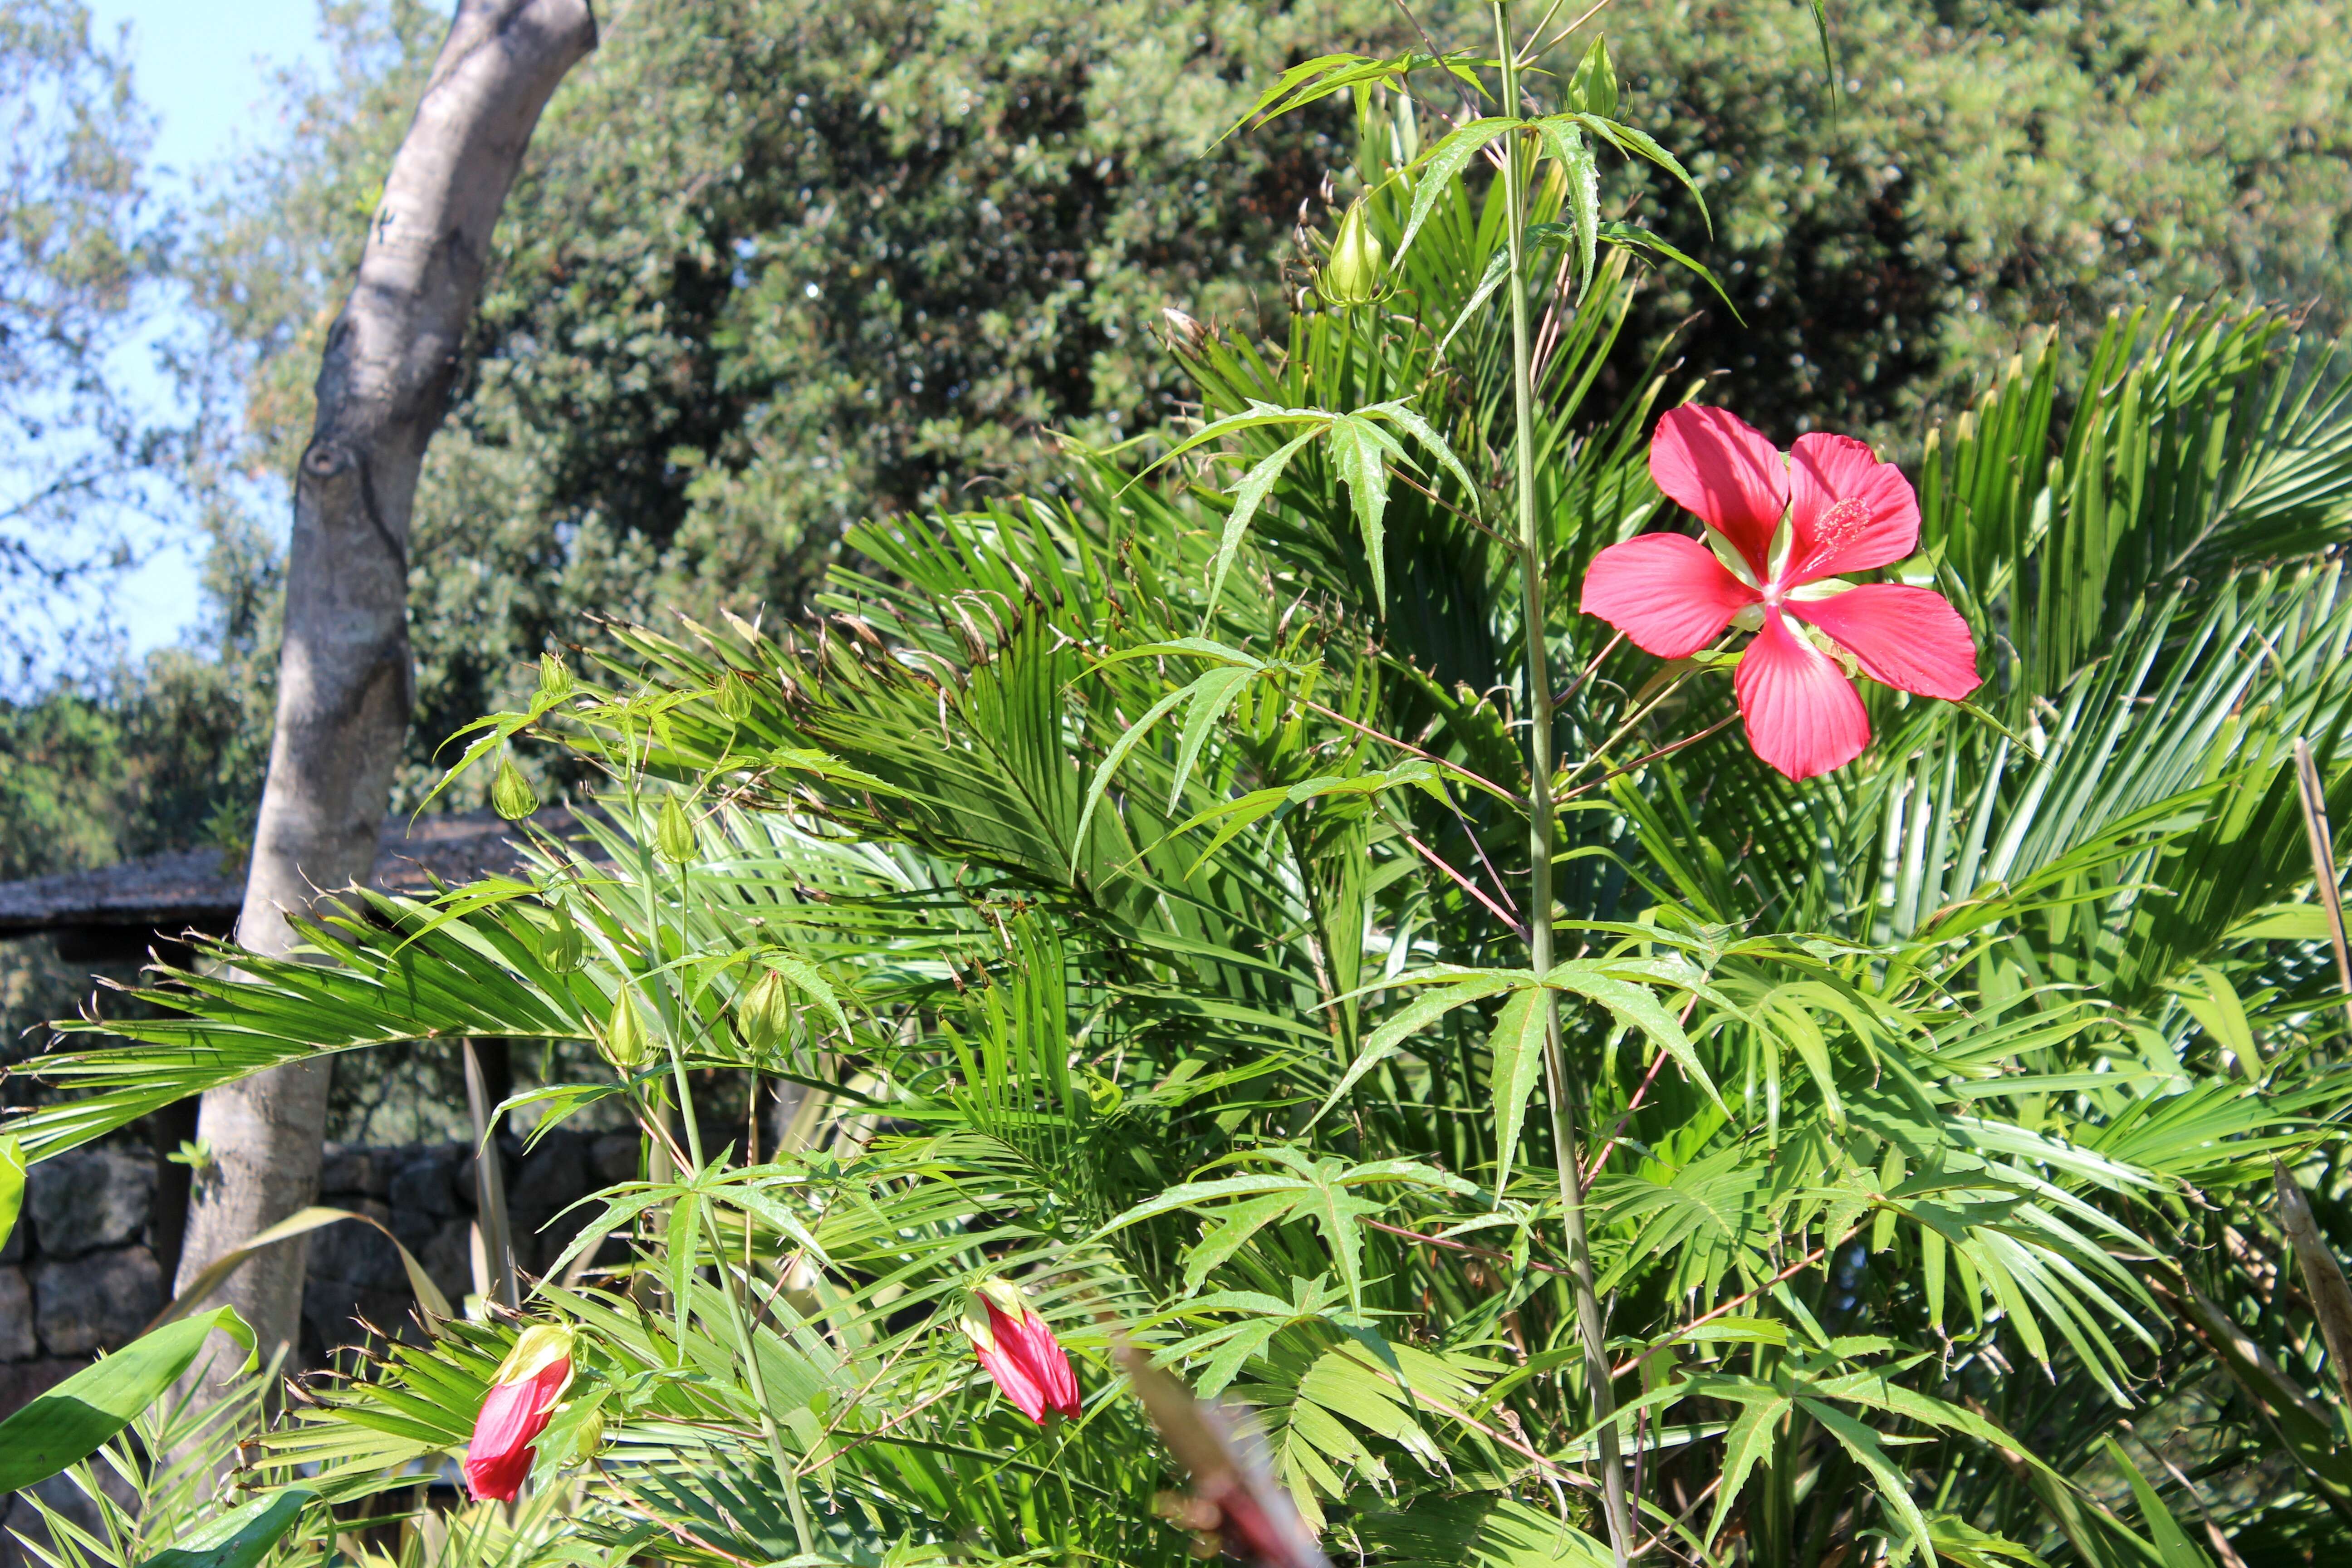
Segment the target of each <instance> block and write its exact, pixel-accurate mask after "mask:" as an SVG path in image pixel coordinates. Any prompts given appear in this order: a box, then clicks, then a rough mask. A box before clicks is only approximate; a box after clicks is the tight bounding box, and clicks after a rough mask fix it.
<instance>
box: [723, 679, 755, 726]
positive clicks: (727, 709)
mask: <svg viewBox="0 0 2352 1568" xmlns="http://www.w3.org/2000/svg"><path fill="white" fill-rule="evenodd" d="M718 700H719V712H720V713H721V714H723V715H725V716H726V719H727V721H728V722H729V723H730V724H740V723H741V722H742V721H744V720H746V719H749V718H750V717H751V677H750V676H748V675H735V674H728V675H722V676H720V677H719V692H718Z"/></svg>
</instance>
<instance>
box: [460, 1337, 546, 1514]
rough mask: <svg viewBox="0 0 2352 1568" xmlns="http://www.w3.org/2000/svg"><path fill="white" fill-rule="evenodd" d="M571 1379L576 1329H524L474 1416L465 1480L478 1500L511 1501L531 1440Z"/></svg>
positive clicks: (543, 1427)
mask: <svg viewBox="0 0 2352 1568" xmlns="http://www.w3.org/2000/svg"><path fill="white" fill-rule="evenodd" d="M571 1382H572V1331H571V1330H570V1329H564V1328H557V1327H553V1326H551V1325H549V1324H546V1323H541V1324H539V1325H538V1326H536V1327H534V1328H529V1329H525V1330H524V1331H522V1337H521V1338H520V1339H518V1340H517V1341H515V1346H514V1349H513V1350H511V1351H509V1352H507V1359H506V1360H505V1361H503V1362H501V1363H499V1371H498V1375H497V1376H496V1377H495V1378H493V1379H492V1380H491V1382H490V1392H489V1394H488V1397H486V1398H485V1399H483V1401H482V1413H481V1414H480V1415H478V1416H476V1417H475V1418H474V1440H473V1441H472V1442H471V1443H470V1444H468V1445H467V1448H466V1485H467V1487H469V1488H470V1489H472V1490H473V1493H474V1497H475V1500H477V1501H482V1500H496V1501H499V1502H509V1501H512V1500H513V1498H514V1495H515V1493H516V1492H518V1491H520V1490H521V1489H522V1482H523V1478H524V1477H525V1476H528V1475H530V1463H531V1459H532V1457H533V1453H534V1450H533V1449H532V1448H531V1444H532V1443H534V1442H535V1441H537V1440H538V1437H539V1435H540V1434H541V1432H544V1431H546V1430H547V1422H548V1418H549V1417H550V1416H551V1415H554V1414H555V1402H556V1401H557V1400H558V1399H561V1398H562V1397H563V1390H564V1389H565V1388H566V1387H567V1386H568V1385H569V1384H571Z"/></svg>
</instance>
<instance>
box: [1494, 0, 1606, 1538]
mask: <svg viewBox="0 0 2352 1568" xmlns="http://www.w3.org/2000/svg"><path fill="white" fill-rule="evenodd" d="M1494 9H1495V53H1496V56H1497V57H1498V58H1500V59H1501V61H1502V63H1503V107H1504V112H1506V113H1508V114H1517V113H1518V112H1519V109H1518V103H1519V63H1518V54H1517V49H1516V48H1515V47H1514V46H1513V43H1512V40H1511V27H1510V18H1509V15H1508V5H1507V0H1495V7H1494ZM1525 160H1526V151H1525V146H1524V142H1523V138H1522V137H1521V136H1520V135H1518V134H1517V133H1514V134H1513V135H1511V136H1509V137H1507V138H1506V139H1505V142H1504V156H1503V205H1504V207H1505V210H1506V211H1507V214H1508V215H1509V223H1508V229H1507V232H1508V235H1509V240H1510V265H1511V270H1510V277H1509V279H1508V287H1509V289H1510V294H1511V394H1512V401H1513V403H1514V404H1515V405H1516V411H1517V436H1518V439H1517V445H1516V447H1515V449H1514V452H1513V458H1514V466H1515V468H1516V469H1517V480H1518V515H1519V551H1520V562H1519V581H1520V589H1521V596H1522V609H1521V618H1522V621H1523V623H1524V624H1523V626H1522V631H1523V634H1524V637H1525V639H1526V658H1527V702H1528V720H1529V722H1528V745H1529V748H1530V753H1531V754H1530V758H1529V762H1530V764H1531V765H1530V766H1529V768H1528V806H1529V811H1528V862H1529V863H1528V920H1527V924H1528V963H1529V965H1530V967H1532V968H1533V969H1534V970H1535V972H1536V973H1538V974H1548V973H1550V972H1551V967H1552V929H1551V924H1552V885H1551V878H1552V855H1553V837H1552V830H1553V821H1552V816H1553V811H1552V800H1551V771H1552V765H1553V757H1552V735H1551V720H1552V700H1551V675H1550V671H1549V668H1547V663H1546V648H1545V646H1544V644H1545V629H1546V626H1548V624H1549V621H1548V617H1547V616H1546V613H1545V608H1544V567H1545V563H1546V559H1547V556H1548V553H1549V552H1547V550H1546V548H1545V540H1544V535H1543V527H1542V523H1541V521H1540V520H1539V519H1538V516H1537V511H1536V408H1535V353H1534V345H1533V341H1532V333H1531V331H1530V323H1529V322H1528V257H1527V223H1528V213H1527V192H1526V189H1525V186H1526V177H1525V176H1526V163H1525ZM1543 1008H1544V1015H1545V1019H1544V1087H1545V1090H1546V1097H1547V1098H1548V1099H1549V1101H1550V1110H1551V1135H1552V1143H1553V1146H1554V1148H1555V1150H1556V1152H1557V1161H1558V1163H1559V1206H1560V1223H1561V1227H1562V1229H1563V1230H1564V1231H1565V1232H1566V1233H1567V1235H1566V1239H1567V1243H1568V1262H1569V1268H1570V1270H1571V1271H1572V1279H1573V1284H1572V1289H1573V1294H1574V1296H1575V1298H1576V1320H1577V1331H1578V1336H1579V1338H1580V1339H1581V1340H1582V1342H1583V1349H1584V1370H1585V1385H1586V1390H1587V1394H1588V1398H1589V1400H1590V1403H1591V1411H1590V1415H1591V1423H1592V1425H1593V1426H1594V1427H1595V1428H1596V1429H1597V1430H1596V1432H1595V1436H1596V1438H1597V1439H1598V1447H1599V1449H1600V1457H1601V1466H1600V1468H1601V1503H1602V1510H1603V1512H1604V1513H1605V1515H1606V1517H1607V1521H1608V1526H1609V1551H1610V1554H1611V1556H1612V1558H1613V1559H1614V1561H1615V1563H1616V1564H1617V1568H1624V1564H1625V1554H1626V1552H1627V1551H1628V1549H1629V1548H1631V1546H1632V1545H1633V1515H1632V1512H1631V1510H1630V1507H1629V1505H1628V1502H1627V1500H1626V1495H1625V1470H1624V1466H1623V1464H1622V1462H1621V1460H1620V1458H1619V1455H1618V1451H1617V1420H1616V1416H1617V1400H1616V1395H1615V1391H1614V1390H1613V1389H1612V1387H1611V1385H1610V1382H1611V1373H1610V1367H1609V1353H1608V1349H1607V1345H1608V1337H1607V1330H1606V1328H1605V1327H1604V1325H1603V1324H1602V1322H1601V1298H1600V1295H1599V1293H1598V1292H1597V1291H1596V1290H1595V1289H1593V1284H1592V1248H1591V1240H1590V1238H1589V1237H1588V1236H1587V1234H1586V1231H1585V1224H1584V1189H1583V1183H1582V1180H1581V1179H1580V1176H1579V1174H1578V1171H1577V1164H1578V1159H1577V1156H1578V1153H1579V1152H1580V1150H1581V1149H1582V1148H1583V1147H1584V1141H1583V1137H1582V1134H1581V1133H1580V1131H1579V1129H1578V1126H1577V1115H1576V1094H1575V1090H1574V1089H1573V1088H1572V1087H1571V1085H1570V1082H1569V1078H1568V1058H1567V1053H1566V1052H1565V1051H1564V1050H1562V1049H1561V1048H1560V1030H1559V994H1558V993H1557V992H1555V991H1553V990H1551V989H1550V988H1549V987H1546V988H1545V989H1544V992H1543Z"/></svg>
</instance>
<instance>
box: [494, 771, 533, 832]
mask: <svg viewBox="0 0 2352 1568" xmlns="http://www.w3.org/2000/svg"><path fill="white" fill-rule="evenodd" d="M490 805H492V806H494V807H496V808H497V810H498V814H499V816H503V817H505V818H506V819H507V820H508V821H509V822H520V821H521V820H522V819H523V818H524V817H526V816H530V814H531V813H532V812H534V811H537V810H538V809H539V796H538V795H536V794H535V793H533V792H532V790H531V787H530V780H529V779H527V778H525V777H523V776H522V770H521V769H520V768H519V767H517V766H515V765H514V759H513V758H512V757H501V758H499V776H498V777H497V778H495V779H492V780H491V781H490Z"/></svg>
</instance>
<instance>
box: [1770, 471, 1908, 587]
mask: <svg viewBox="0 0 2352 1568" xmlns="http://www.w3.org/2000/svg"><path fill="white" fill-rule="evenodd" d="M1789 499H1790V507H1789V524H1790V529H1791V530H1792V531H1794V532H1795V534H1796V553H1795V554H1794V555H1793V556H1792V557H1791V559H1790V570H1789V572H1788V574H1787V576H1786V578H1785V579H1784V581H1786V582H1788V583H1790V584H1796V583H1810V582H1811V581H1812V580H1813V579H1814V578H1816V577H1834V576H1836V575H1837V574H1839V573H1841V572H1866V571H1868V570H1870V568H1872V567H1873V566H1884V565H1885V564H1886V563H1888V562H1890V561H1900V560H1902V559H1903V558H1904V557H1905V556H1906V555H1908V554H1910V553H1911V552H1913V551H1914V550H1916V549H1917V548H1918V547H1919V497H1918V494H1917V492H1916V491H1915V490H1913V489H1912V488H1911V481H1910V480H1909V479H1905V478H1904V477H1903V470H1902V469H1900V468H1896V467H1895V465H1894V464H1892V463H1882V462H1880V461H1879V460H1878V455H1877V454H1876V453H1875V452H1873V451H1872V450H1871V449H1870V448H1869V447H1866V446H1864V444H1863V443H1862V442H1860V441H1857V440H1855V439H1854V438H1853V437H1851V436H1824V435H1819V434H1816V435H1811V436H1800V437H1797V444H1796V445H1795V446H1794V447H1791V448H1790V451H1789Z"/></svg>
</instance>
